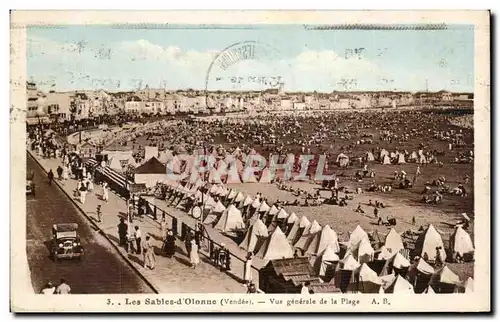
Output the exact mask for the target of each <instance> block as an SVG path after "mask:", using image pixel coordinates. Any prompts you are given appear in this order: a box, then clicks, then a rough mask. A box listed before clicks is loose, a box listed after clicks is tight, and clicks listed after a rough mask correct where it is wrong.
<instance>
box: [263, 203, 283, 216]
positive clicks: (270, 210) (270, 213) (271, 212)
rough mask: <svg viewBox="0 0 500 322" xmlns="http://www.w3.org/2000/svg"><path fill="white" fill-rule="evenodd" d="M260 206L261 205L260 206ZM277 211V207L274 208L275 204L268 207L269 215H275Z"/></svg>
mask: <svg viewBox="0 0 500 322" xmlns="http://www.w3.org/2000/svg"><path fill="white" fill-rule="evenodd" d="M261 207H262V206H261ZM278 212H279V210H278V208H276V206H275V205H272V206H271V209H269V215H271V216H272V215H276V214H277V213H278Z"/></svg>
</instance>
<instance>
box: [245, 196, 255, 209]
mask: <svg viewBox="0 0 500 322" xmlns="http://www.w3.org/2000/svg"><path fill="white" fill-rule="evenodd" d="M252 202H253V199H252V197H250V196H246V198H245V200H243V206H245V207H246V206H248V205H251V204H252Z"/></svg>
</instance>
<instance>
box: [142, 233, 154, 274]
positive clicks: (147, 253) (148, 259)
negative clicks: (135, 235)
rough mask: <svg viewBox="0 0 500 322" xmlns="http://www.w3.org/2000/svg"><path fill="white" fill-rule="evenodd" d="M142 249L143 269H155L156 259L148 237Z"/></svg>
mask: <svg viewBox="0 0 500 322" xmlns="http://www.w3.org/2000/svg"><path fill="white" fill-rule="evenodd" d="M142 248H143V249H142V254H143V262H144V268H146V267H149V268H150V269H155V263H156V258H155V253H154V250H153V245H152V244H151V237H150V236H146V240H145V241H144V244H143V245H142Z"/></svg>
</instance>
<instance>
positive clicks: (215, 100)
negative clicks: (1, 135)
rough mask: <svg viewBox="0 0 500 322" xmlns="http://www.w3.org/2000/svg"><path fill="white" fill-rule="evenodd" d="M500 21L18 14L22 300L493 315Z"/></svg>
mask: <svg viewBox="0 0 500 322" xmlns="http://www.w3.org/2000/svg"><path fill="white" fill-rule="evenodd" d="M489 21H490V13H489V12H488V11H373V12H371V11H337V12H336V11H328V12H326V11H325V12H322V11H304V12H300V11H293V12H292V11H272V12H271V11H269V12H268V11H252V12H243V11H234V12H231V11H225V12H223V11H221V12H217V11H205V12H201V11H200V12H194V11H193V12H190V11H178V12H174V11H170V12H168V11H163V12H162V11H136V12H133V11H129V12H123V11H121V12H113V11H57V12H55V11H54V12H51V11H37V12H30V11H13V12H12V13H11V46H10V50H11V52H10V57H11V61H10V63H11V78H10V79H11V106H10V115H11V119H10V127H11V151H10V152H11V160H12V163H11V164H12V168H11V178H12V181H11V202H12V209H11V217H10V218H11V232H12V235H11V250H10V254H11V310H12V311H15V312H200V311H205V312H437V311H446V312H486V311H489V310H490V309H491V288H490V229H491V228H490V150H489V149H490V74H489V70H490V52H489V50H490V47H489V46H490V22H489ZM476 215H478V218H477V219H478V220H476Z"/></svg>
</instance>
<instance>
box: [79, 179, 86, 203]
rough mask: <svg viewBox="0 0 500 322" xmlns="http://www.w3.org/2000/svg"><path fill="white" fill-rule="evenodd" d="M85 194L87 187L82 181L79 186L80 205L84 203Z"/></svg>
mask: <svg viewBox="0 0 500 322" xmlns="http://www.w3.org/2000/svg"><path fill="white" fill-rule="evenodd" d="M86 196H87V187H86V186H85V182H82V184H81V188H80V202H81V203H82V205H84V204H85V197H86Z"/></svg>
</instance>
